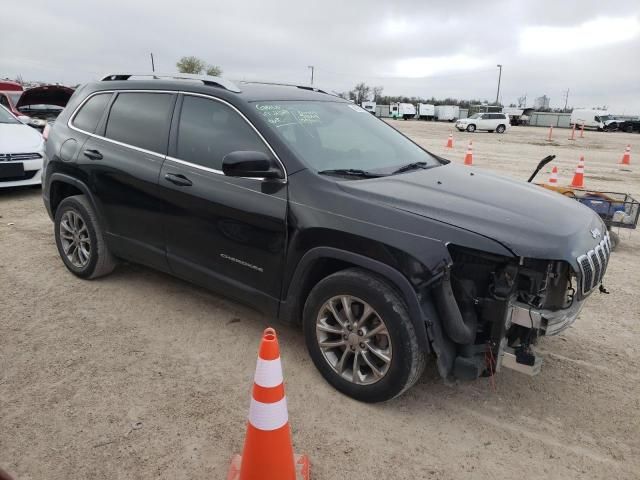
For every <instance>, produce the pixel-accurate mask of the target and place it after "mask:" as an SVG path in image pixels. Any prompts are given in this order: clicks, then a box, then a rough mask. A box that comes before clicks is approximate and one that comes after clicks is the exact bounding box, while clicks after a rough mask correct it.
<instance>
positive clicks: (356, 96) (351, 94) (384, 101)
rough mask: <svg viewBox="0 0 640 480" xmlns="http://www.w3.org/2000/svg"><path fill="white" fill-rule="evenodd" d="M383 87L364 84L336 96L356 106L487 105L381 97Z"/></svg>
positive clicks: (462, 106) (468, 101)
mask: <svg viewBox="0 0 640 480" xmlns="http://www.w3.org/2000/svg"><path fill="white" fill-rule="evenodd" d="M383 91H384V87H382V86H376V87H371V86H369V85H367V84H366V83H364V82H360V83H358V84H356V86H355V87H353V89H351V90H349V91H348V92H342V93H339V94H338V95H339V96H340V97H342V98H345V99H347V100H352V101H354V102H355V103H357V104H361V103H362V102H366V101H374V102H376V103H379V104H381V105H389V104H391V103H413V104H416V103H430V104H432V105H457V106H459V107H460V108H469V107H470V106H471V105H481V104H487V103H488V101H487V100H481V99H469V100H459V99H457V98H450V97H447V98H444V99H438V98H435V97H431V98H423V97H407V96H403V95H395V96H394V95H382V92H383Z"/></svg>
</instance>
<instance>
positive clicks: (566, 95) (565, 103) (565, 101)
mask: <svg viewBox="0 0 640 480" xmlns="http://www.w3.org/2000/svg"><path fill="white" fill-rule="evenodd" d="M568 103H569V89H568V88H567V91H566V92H564V111H565V112H566V111H567V104H568Z"/></svg>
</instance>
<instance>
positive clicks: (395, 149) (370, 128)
mask: <svg viewBox="0 0 640 480" xmlns="http://www.w3.org/2000/svg"><path fill="white" fill-rule="evenodd" d="M254 105H255V108H256V110H257V111H258V112H259V113H260V114H261V115H262V117H263V118H264V119H265V121H266V122H267V124H268V125H269V127H271V129H273V131H274V132H276V134H277V135H278V136H279V137H280V138H281V139H282V140H283V141H284V142H285V143H286V144H287V146H288V147H290V148H291V149H292V150H293V151H294V152H295V153H296V154H298V155H299V156H300V158H301V159H302V160H303V161H304V162H305V163H306V164H307V165H308V166H309V167H311V168H312V169H314V170H316V171H318V172H320V171H325V170H333V169H354V170H356V169H357V170H363V171H367V172H376V173H379V174H391V173H393V172H395V170H397V169H398V168H399V167H402V166H404V165H407V164H410V163H416V162H425V165H424V167H430V166H436V165H440V162H438V161H437V160H436V159H435V158H434V157H433V156H432V155H430V154H429V153H427V152H426V151H424V150H423V149H422V148H420V147H418V146H417V145H416V144H414V143H413V142H411V141H410V140H409V139H407V138H406V137H404V136H403V135H402V134H400V133H399V132H397V131H396V130H394V129H393V128H391V127H390V126H389V125H387V124H386V123H384V122H382V121H380V120H378V119H377V118H374V116H373V115H371V114H370V113H369V112H367V111H366V110H364V109H362V108H360V107H358V106H356V105H353V104H349V103H338V102H309V101H306V102H302V101H277V102H257V103H255V104H254Z"/></svg>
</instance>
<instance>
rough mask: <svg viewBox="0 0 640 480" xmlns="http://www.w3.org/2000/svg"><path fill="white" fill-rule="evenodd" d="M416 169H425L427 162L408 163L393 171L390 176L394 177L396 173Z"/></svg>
mask: <svg viewBox="0 0 640 480" xmlns="http://www.w3.org/2000/svg"><path fill="white" fill-rule="evenodd" d="M418 168H427V162H413V163H408V164H407V165H403V166H401V167H400V168H398V169H397V170H394V171H393V172H392V175H395V174H396V173H402V172H408V171H409V170H416V169H418Z"/></svg>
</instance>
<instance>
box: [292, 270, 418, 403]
mask: <svg viewBox="0 0 640 480" xmlns="http://www.w3.org/2000/svg"><path fill="white" fill-rule="evenodd" d="M341 296H347V297H349V298H350V299H351V303H350V311H351V312H352V314H353V319H354V322H355V321H358V320H360V321H362V316H363V310H364V304H365V303H366V304H368V306H370V307H371V308H372V309H373V312H372V313H371V314H369V315H368V316H367V319H369V321H367V322H364V323H363V324H362V326H361V327H356V328H357V330H356V328H353V329H349V330H347V328H346V326H345V327H344V328H343V327H341V324H349V321H348V317H347V315H345V310H344V308H343V307H342V305H344V304H343V303H341V301H340V300H341V298H342V297H341ZM336 299H337V300H336ZM329 302H334V303H333V305H334V306H335V309H334V310H333V311H334V312H336V313H337V315H338V317H339V320H341V321H340V322H338V321H336V319H335V317H334V316H333V315H332V314H330V313H329V309H327V305H328V304H329ZM347 302H348V301H347ZM365 320H366V319H365ZM319 326H321V328H318V327H319ZM381 326H382V327H381ZM327 327H328V328H332V329H333V330H334V331H333V332H332V333H325V331H324V330H323V329H324V328H327ZM384 327H386V330H385V329H384ZM381 328H382V329H383V330H382V331H383V332H385V333H382V334H380V335H373V336H372V337H371V338H369V339H366V335H367V330H368V331H369V332H371V331H373V330H374V329H375V330H376V331H378V330H380V329H381ZM303 329H304V335H305V341H306V344H307V349H308V350H309V354H310V356H311V359H312V360H313V363H314V364H315V366H316V368H317V369H318V370H319V371H320V373H321V374H322V376H323V377H324V378H325V380H326V381H327V382H329V383H330V384H331V385H332V386H333V387H334V388H336V389H337V390H339V391H340V392H342V393H344V394H345V395H348V396H350V397H352V398H354V399H356V400H360V401H363V402H369V403H374V402H382V401H385V400H390V399H392V398H394V397H397V396H398V395H401V394H402V393H403V392H405V391H406V390H407V389H409V388H410V387H411V386H412V385H413V384H414V383H415V382H416V381H417V380H418V378H419V377H420V375H421V374H422V372H423V371H424V367H425V364H426V356H425V352H424V351H422V350H421V349H420V348H419V346H418V338H417V335H416V332H415V329H414V326H413V324H412V323H411V319H410V318H409V314H408V311H407V307H406V305H405V303H404V301H403V300H402V298H401V296H400V295H399V294H398V292H397V291H396V290H395V289H394V288H393V287H391V286H390V285H389V283H387V281H386V280H384V279H383V278H382V277H379V276H378V275H375V274H373V273H370V272H367V271H365V270H361V269H358V268H353V269H348V270H343V271H340V272H337V273H334V274H333V275H330V276H328V277H326V278H324V279H323V280H321V281H320V282H319V283H318V284H317V285H316V286H315V287H314V288H313V289H312V290H311V292H310V294H309V296H308V297H307V300H306V302H305V306H304V312H303ZM347 334H348V335H347ZM363 334H364V336H362V335H363ZM346 336H348V339H345V337H346ZM322 337H324V338H322ZM352 337H353V338H352ZM363 339H364V340H363ZM320 342H327V343H325V345H328V344H331V345H333V344H336V345H335V346H333V347H330V348H327V347H326V346H325V348H324V349H323V348H321V347H320V345H319V343H320ZM338 343H340V345H337V344H338ZM385 345H386V348H385ZM365 347H366V348H365ZM369 347H371V348H369ZM374 350H377V351H378V352H384V354H385V355H386V356H387V357H388V359H389V362H385V361H383V360H381V357H378V356H377V355H374V354H373V351H374ZM340 358H342V359H343V360H344V362H343V363H344V367H343V368H342V374H341V373H338V368H339V364H340V361H339V360H340ZM355 358H358V360H357V361H356V363H355V366H356V367H357V368H356V369H355V370H356V371H357V372H358V374H360V375H357V377H358V378H359V382H355V381H354V378H355V377H356V376H355V375H353V370H354V359H355ZM369 362H373V364H374V366H375V367H376V368H377V369H378V374H379V375H375V374H374V370H373V369H372V368H370V367H369ZM381 373H382V375H380V374H381ZM349 377H350V378H349Z"/></svg>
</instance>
